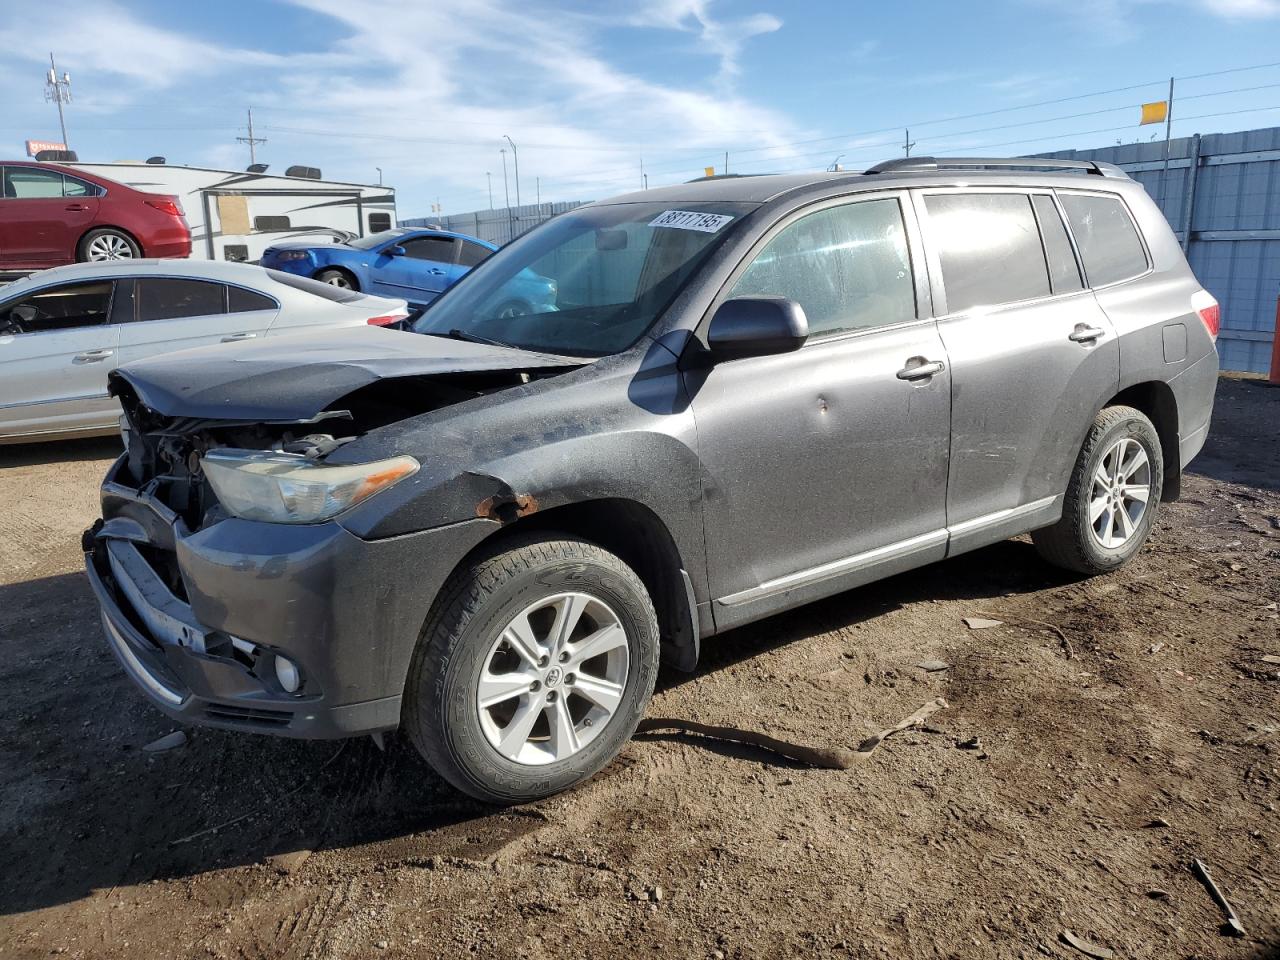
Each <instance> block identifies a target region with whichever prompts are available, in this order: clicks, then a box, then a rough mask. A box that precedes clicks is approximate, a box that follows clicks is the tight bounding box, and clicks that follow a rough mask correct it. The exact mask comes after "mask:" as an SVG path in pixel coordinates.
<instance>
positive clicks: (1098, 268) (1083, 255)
mask: <svg viewBox="0 0 1280 960" xmlns="http://www.w3.org/2000/svg"><path fill="white" fill-rule="evenodd" d="M1058 198H1059V199H1060V200H1061V201H1062V208H1063V209H1064V210H1065V211H1066V213H1067V222H1068V223H1070V224H1071V233H1072V234H1073V235H1074V236H1075V238H1076V246H1077V247H1078V248H1079V250H1080V259H1081V260H1083V261H1084V272H1085V274H1086V275H1087V279H1088V281H1089V286H1091V287H1101V286H1105V285H1106V284H1108V283H1116V282H1118V281H1120V280H1129V279H1131V278H1133V277H1136V276H1138V275H1139V274H1142V273H1146V272H1147V252H1146V250H1144V249H1143V247H1142V240H1141V239H1140V238H1139V237H1138V230H1137V228H1136V227H1135V226H1134V225H1133V218H1132V217H1130V216H1129V211H1128V209H1127V208H1126V207H1125V205H1124V203H1123V201H1121V200H1120V198H1119V197H1104V196H1097V195H1090V194H1081V193H1062V194H1059V195H1058Z"/></svg>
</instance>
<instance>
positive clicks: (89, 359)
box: [73, 350, 115, 363]
mask: <svg viewBox="0 0 1280 960" xmlns="http://www.w3.org/2000/svg"><path fill="white" fill-rule="evenodd" d="M113 353H115V351H114V350H86V351H85V352H84V353H77V354H76V355H75V358H74V361H73V362H75V363H97V362H98V361H99V360H105V359H107V357H109V356H111V355H112V354H113Z"/></svg>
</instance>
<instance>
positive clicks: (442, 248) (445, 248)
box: [401, 237, 457, 263]
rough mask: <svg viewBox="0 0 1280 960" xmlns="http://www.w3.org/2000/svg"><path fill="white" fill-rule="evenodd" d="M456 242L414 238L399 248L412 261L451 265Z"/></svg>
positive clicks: (445, 238)
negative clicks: (401, 248)
mask: <svg viewBox="0 0 1280 960" xmlns="http://www.w3.org/2000/svg"><path fill="white" fill-rule="evenodd" d="M456 244H457V241H456V240H453V239H451V238H449V237H416V238H415V239H413V240H405V241H404V242H403V243H402V244H401V246H402V247H404V249H405V253H406V254H407V255H408V256H409V257H410V258H411V259H414V260H433V261H435V262H436V263H453V258H454V256H455V254H456V251H455V250H454V247H455V245H456Z"/></svg>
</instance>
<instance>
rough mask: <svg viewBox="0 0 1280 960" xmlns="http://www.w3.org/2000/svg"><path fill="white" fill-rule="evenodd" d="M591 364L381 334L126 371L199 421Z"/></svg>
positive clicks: (185, 357) (305, 410)
mask: <svg viewBox="0 0 1280 960" xmlns="http://www.w3.org/2000/svg"><path fill="white" fill-rule="evenodd" d="M586 362H587V361H585V360H580V359H575V358H572V357H555V356H549V355H547V354H541V353H530V352H528V351H525V350H516V349H511V348H507V347H494V346H489V345H487V344H482V343H470V342H467V341H463V340H452V339H446V338H443V337H432V336H427V335H425V334H419V333H406V332H402V331H399V330H385V329H382V328H380V327H347V328H343V329H337V330H332V331H324V332H319V333H301V334H295V335H289V336H279V337H268V338H267V339H265V340H256V341H245V342H241V343H227V344H218V345H215V346H210V347H197V348H196V349H194V350H182V351H179V352H177V353H169V354H164V355H162V356H157V357H149V358H147V359H145V360H137V361H134V362H133V363H129V364H126V365H125V366H123V367H121V368H120V369H119V370H117V371H115V372H113V373H112V374H111V376H110V380H111V392H112V393H117V392H118V391H119V387H120V383H119V382H120V381H121V380H123V381H125V382H127V383H128V384H129V385H130V386H131V387H132V388H133V390H134V392H135V393H136V394H137V396H138V399H139V400H141V401H142V402H143V403H144V404H146V405H147V406H148V407H150V408H151V409H152V410H154V411H156V412H157V413H160V414H163V415H165V416H170V417H194V418H198V419H201V420H244V421H254V422H268V421H293V420H308V419H310V418H312V417H314V416H316V415H317V414H319V413H321V412H322V411H324V410H326V409H329V407H330V405H331V404H333V403H334V402H335V401H337V400H341V399H342V398H343V397H345V396H346V395H347V394H349V393H351V392H353V391H355V390H358V389H360V388H361V387H364V386H368V385H369V384H371V383H373V382H375V381H377V380H383V379H388V378H395V377H423V376H433V375H436V376H438V375H443V374H454V373H480V372H488V371H501V370H528V371H533V370H550V369H557V368H564V369H568V368H572V367H580V366H582V365H583V364H584V363H586Z"/></svg>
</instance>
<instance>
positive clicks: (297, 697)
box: [84, 335, 571, 737]
mask: <svg viewBox="0 0 1280 960" xmlns="http://www.w3.org/2000/svg"><path fill="white" fill-rule="evenodd" d="M405 336H407V337H410V338H411V339H413V340H422V339H426V338H421V337H414V336H412V335H405ZM465 346H468V347H469V346H470V345H465ZM210 356H215V355H214V354H210ZM429 359H430V360H431V363H429V364H427V365H429V366H430V365H434V366H435V367H436V368H440V367H441V366H442V364H441V363H440V362H439V358H435V357H432V358H429ZM541 360H542V363H543V366H542V368H541V369H540V368H539V367H538V364H537V363H534V364H532V365H531V366H532V369H528V368H521V367H518V366H516V365H515V364H513V362H512V360H511V358H505V357H504V358H502V361H503V362H501V363H495V362H493V358H492V357H491V358H490V361H489V362H488V363H487V364H480V363H472V366H480V367H486V366H487V368H486V369H471V370H462V371H458V370H448V369H438V372H437V371H433V373H432V374H430V375H428V374H425V373H421V372H418V371H415V370H405V369H403V367H404V365H403V364H402V363H397V364H395V366H397V367H399V368H401V369H400V370H399V371H397V372H398V373H399V375H390V374H389V373H387V371H380V370H375V369H371V368H373V367H376V364H372V363H365V364H363V365H362V366H359V367H358V369H355V371H354V372H353V368H351V367H350V366H347V365H342V364H338V365H331V366H330V369H328V370H327V371H326V372H325V374H324V375H321V374H317V372H316V371H315V370H313V369H307V368H301V369H298V368H295V370H294V371H293V375H292V376H286V375H285V374H283V373H280V374H278V376H277V387H276V391H275V395H274V396H275V400H274V402H265V400H264V402H260V403H259V404H258V407H257V409H256V410H255V409H251V405H247V404H246V403H245V402H244V401H243V400H242V399H240V398H239V396H238V390H237V389H236V387H235V384H234V383H227V384H224V385H223V386H222V387H219V386H218V385H217V384H216V383H214V382H213V380H212V379H211V378H210V376H209V372H208V370H207V365H201V366H200V367H199V368H198V369H195V370H194V372H192V368H190V366H189V365H174V366H167V365H162V364H155V365H152V367H151V368H149V369H147V370H140V369H138V367H137V366H133V367H129V368H126V369H125V370H124V371H121V372H119V373H117V374H114V375H113V376H112V378H111V387H110V389H111V391H112V393H113V394H114V395H115V396H117V397H118V398H119V399H120V401H121V404H122V406H123V408H124V418H123V420H122V432H123V436H124V440H125V453H124V454H123V455H122V456H121V457H120V458H119V460H117V461H116V463H115V464H114V465H113V466H112V468H111V470H110V472H109V474H108V475H107V477H106V479H105V482H104V483H103V486H102V510H103V517H102V519H101V520H99V521H98V522H97V523H96V524H95V525H94V527H93V528H92V529H90V530H88V531H86V533H85V539H84V548H85V552H86V566H87V570H88V573H89V577H90V581H91V583H92V585H93V588H94V591H95V593H96V595H97V598H98V600H99V603H100V605H101V608H102V616H103V623H104V628H105V630H106V634H107V638H108V642H109V644H110V646H111V649H112V650H113V652H114V653H115V655H116V657H117V659H118V660H119V661H120V663H121V665H122V666H123V668H124V669H125V671H126V673H128V674H129V676H130V677H131V678H132V679H133V680H134V682H135V683H136V684H137V685H138V686H139V687H140V688H141V689H142V690H143V691H144V692H146V693H147V694H148V695H149V696H150V698H151V699H152V701H153V702H154V703H156V705H157V706H159V707H160V708H161V709H163V710H165V711H166V712H168V713H170V714H171V715H173V716H175V717H178V718H179V719H182V720H185V721H189V722H196V723H203V724H208V725H213V726H220V727H230V728H235V729H249V730H258V731H264V732H273V733H279V734H284V735H289V736H300V737H333V736H349V735H354V734H358V733H372V732H378V731H382V730H387V729H391V728H394V727H395V726H397V725H398V723H399V718H400V713H399V711H400V695H401V692H402V690H403V685H404V677H405V675H406V673H407V670H408V664H409V659H410V657H411V654H412V650H413V646H414V643H415V642H416V638H417V632H418V629H419V628H420V627H421V624H422V622H423V620H424V619H425V617H426V613H427V610H428V607H429V604H430V602H431V599H432V598H433V597H434V595H435V592H436V591H437V590H438V589H439V586H440V585H441V584H442V583H443V581H444V579H445V577H446V576H447V575H448V573H449V571H450V569H451V567H452V564H453V563H455V562H456V560H457V558H458V557H460V556H462V555H464V554H465V553H466V551H467V550H469V549H471V547H473V546H474V545H475V544H476V543H478V542H479V541H480V540H481V539H483V537H484V536H485V535H486V533H487V532H488V530H489V529H491V528H492V522H493V521H492V519H482V517H481V516H474V517H473V518H472V519H470V520H465V521H462V522H458V523H452V524H449V525H446V526H444V527H441V528H439V529H431V530H421V531H414V532H411V533H408V534H405V535H401V536H395V537H387V538H383V539H364V538H362V537H361V536H359V535H357V534H356V533H353V532H352V531H351V530H348V529H347V528H346V527H345V526H344V525H343V523H342V522H339V521H338V520H335V517H337V516H338V515H339V514H341V513H342V512H343V511H344V510H346V509H348V508H349V507H351V506H352V505H353V504H355V503H358V502H359V501H360V500H362V499H366V498H367V497H369V496H372V495H374V494H376V493H377V492H378V491H379V490H380V489H383V488H385V487H386V486H390V485H392V484H395V483H399V482H404V481H406V480H408V479H409V478H411V477H413V476H414V474H415V473H416V472H417V470H418V468H419V462H418V460H417V459H415V458H413V457H410V456H405V455H395V456H391V457H390V458H388V459H383V460H379V461H376V462H374V463H356V464H352V463H337V462H330V461H329V458H330V456H331V455H332V454H333V453H335V451H338V450H340V449H342V448H343V447H345V446H346V445H347V444H349V443H351V442H352V441H354V440H357V439H359V438H361V437H362V436H364V435H365V434H367V433H368V432H370V431H372V430H377V429H379V428H382V427H385V426H387V425H389V424H392V423H396V422H398V421H401V420H404V419H407V418H409V417H413V416H416V415H420V414H424V413H430V412H432V411H434V410H437V409H440V408H442V407H446V406H450V405H453V404H457V403H461V402H464V401H467V400H471V399H476V398H479V397H483V396H485V395H486V394H487V393H492V392H494V391H497V390H502V389H507V388H510V387H514V386H519V385H522V384H526V383H528V382H529V381H530V380H531V379H533V378H536V377H538V376H545V375H550V374H551V373H552V372H553V371H554V372H560V371H563V370H564V369H566V368H571V365H569V364H566V363H564V362H562V361H551V362H547V360H546V358H541ZM274 363H275V360H274V359H273V361H272V363H271V364H267V366H268V367H270V366H272V364H274ZM295 364H296V361H295ZM464 366H465V364H464ZM253 367H254V365H253V364H249V365H248V369H245V368H243V367H242V368H239V369H234V370H231V371H224V373H225V372H234V373H235V374H237V375H238V377H239V382H241V383H242V384H243V383H244V381H245V379H246V378H247V379H248V380H249V381H251V383H250V386H249V387H248V388H247V390H248V392H249V393H250V394H252V393H254V391H255V390H256V391H258V392H259V393H262V391H263V387H262V382H263V381H262V377H263V376H264V375H265V374H266V371H265V368H264V369H254V368H253ZM184 368H186V369H184ZM231 379H232V380H234V379H235V378H231ZM291 380H292V381H293V382H295V383H297V384H298V389H297V390H294V389H292V388H291V387H290V381H291ZM184 393H187V394H191V396H187V397H186V398H185V402H184V398H183V396H182V395H183V394H184ZM298 394H305V395H306V399H305V401H299V399H298ZM263 397H264V398H265V394H263ZM260 399H263V398H260ZM218 412H225V413H227V414H228V415H227V416H224V417H219V416H209V415H208V414H212V413H218ZM255 413H256V414H258V416H256V417H255V416H254V414H255ZM499 500H501V501H502V502H497V501H495V503H494V505H493V507H492V509H493V512H494V513H495V514H497V513H499V512H503V513H505V512H507V511H508V510H510V509H512V507H510V506H508V505H507V503H508V502H509V501H507V498H499ZM516 509H518V508H516Z"/></svg>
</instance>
